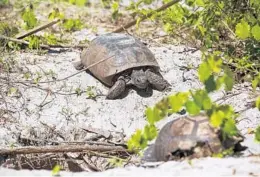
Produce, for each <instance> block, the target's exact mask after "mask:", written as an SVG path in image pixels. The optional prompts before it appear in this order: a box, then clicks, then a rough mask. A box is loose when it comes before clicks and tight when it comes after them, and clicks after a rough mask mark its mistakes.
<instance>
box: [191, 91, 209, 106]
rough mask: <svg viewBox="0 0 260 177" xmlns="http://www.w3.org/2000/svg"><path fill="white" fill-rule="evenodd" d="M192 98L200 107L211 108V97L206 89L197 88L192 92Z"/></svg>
mask: <svg viewBox="0 0 260 177" xmlns="http://www.w3.org/2000/svg"><path fill="white" fill-rule="evenodd" d="M192 98H193V99H194V102H195V103H196V105H197V106H198V107H199V108H200V109H201V108H202V109H204V110H208V109H211V107H212V103H211V99H210V98H209V96H208V93H207V92H206V91H205V90H196V92H195V93H194V94H192Z"/></svg>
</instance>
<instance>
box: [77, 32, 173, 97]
mask: <svg viewBox="0 0 260 177" xmlns="http://www.w3.org/2000/svg"><path fill="white" fill-rule="evenodd" d="M102 60H103V61H102ZM100 61H101V62H100ZM95 63H97V64H95ZM93 64H95V65H94V66H92V67H90V68H89V69H88V71H89V72H90V73H91V74H92V75H93V76H95V77H96V78H97V79H99V80H100V81H101V82H102V83H104V84H105V85H107V86H109V87H111V88H110V90H109V91H108V94H107V99H116V98H118V97H119V96H120V95H121V94H122V93H123V92H124V91H125V89H126V87H127V86H130V85H134V86H136V87H137V88H139V89H147V88H148V87H149V85H150V86H152V87H153V88H155V89H156V90H159V91H163V90H164V89H166V88H167V87H168V86H170V84H169V83H168V82H167V81H166V80H165V79H164V78H163V77H162V76H161V74H160V73H159V69H160V68H159V65H158V63H157V61H156V59H155V57H154V55H153V54H152V52H151V51H150V50H149V49H148V48H147V47H146V46H145V45H144V44H143V43H142V42H141V41H139V40H138V39H136V38H134V37H132V36H129V35H126V34H120V33H109V34H105V35H100V36H98V37H96V38H95V39H94V40H92V41H91V42H90V45H89V47H88V48H87V49H85V50H83V52H82V54H81V61H79V62H76V63H74V66H75V68H76V69H78V70H80V69H83V68H84V67H88V66H91V65H93Z"/></svg>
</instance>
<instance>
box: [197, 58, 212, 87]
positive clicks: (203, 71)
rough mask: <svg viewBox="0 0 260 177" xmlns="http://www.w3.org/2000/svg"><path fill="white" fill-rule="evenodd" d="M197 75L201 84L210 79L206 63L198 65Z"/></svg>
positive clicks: (209, 71)
mask: <svg viewBox="0 0 260 177" xmlns="http://www.w3.org/2000/svg"><path fill="white" fill-rule="evenodd" d="M198 73H199V79H200V81H201V82H204V81H206V80H207V79H208V78H209V77H210V75H211V70H210V67H209V66H208V64H207V63H206V62H203V63H202V64H200V66H199V71H198Z"/></svg>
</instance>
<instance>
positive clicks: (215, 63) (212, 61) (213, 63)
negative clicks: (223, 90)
mask: <svg viewBox="0 0 260 177" xmlns="http://www.w3.org/2000/svg"><path fill="white" fill-rule="evenodd" d="M207 62H208V65H209V66H210V68H211V69H212V71H213V72H215V73H219V72H220V71H221V67H222V59H221V58H220V57H218V56H215V55H210V56H209V57H208V59H207Z"/></svg>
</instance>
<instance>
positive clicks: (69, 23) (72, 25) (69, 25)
mask: <svg viewBox="0 0 260 177" xmlns="http://www.w3.org/2000/svg"><path fill="white" fill-rule="evenodd" d="M63 27H64V29H65V30H66V31H76V30H80V29H82V28H83V23H82V22H81V21H80V20H79V19H65V20H64V21H63Z"/></svg>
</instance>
